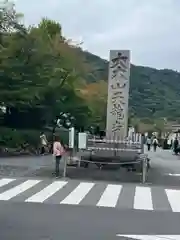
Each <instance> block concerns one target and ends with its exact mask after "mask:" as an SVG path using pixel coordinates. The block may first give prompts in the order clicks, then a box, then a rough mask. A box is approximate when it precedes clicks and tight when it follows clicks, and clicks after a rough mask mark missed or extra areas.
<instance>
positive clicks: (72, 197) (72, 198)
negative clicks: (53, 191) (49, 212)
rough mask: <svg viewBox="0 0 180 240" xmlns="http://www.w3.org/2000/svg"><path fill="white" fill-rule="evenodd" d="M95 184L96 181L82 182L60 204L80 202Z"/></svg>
mask: <svg viewBox="0 0 180 240" xmlns="http://www.w3.org/2000/svg"><path fill="white" fill-rule="evenodd" d="M94 185H95V184H94V183H85V182H82V183H80V184H79V185H78V186H77V187H76V188H75V189H74V190H73V191H72V192H71V193H70V194H69V195H68V196H67V197H66V198H65V199H64V200H63V201H61V202H60V204H73V205H77V204H79V203H80V202H81V201H82V200H83V198H84V197H85V196H86V195H87V194H88V192H89V191H90V190H91V189H92V188H93V186H94Z"/></svg>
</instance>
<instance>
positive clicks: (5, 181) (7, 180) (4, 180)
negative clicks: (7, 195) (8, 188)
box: [0, 178, 16, 187]
mask: <svg viewBox="0 0 180 240" xmlns="http://www.w3.org/2000/svg"><path fill="white" fill-rule="evenodd" d="M15 180H16V179H10V178H2V179H1V180H0V187H3V186H5V185H7V184H8V183H11V182H13V181H15Z"/></svg>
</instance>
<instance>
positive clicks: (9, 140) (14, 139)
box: [0, 127, 69, 148]
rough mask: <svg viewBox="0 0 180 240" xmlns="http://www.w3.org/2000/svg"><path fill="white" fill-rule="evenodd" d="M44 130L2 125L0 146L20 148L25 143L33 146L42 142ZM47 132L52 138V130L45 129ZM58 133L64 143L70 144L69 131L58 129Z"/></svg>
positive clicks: (49, 137)
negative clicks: (41, 137) (20, 128)
mask: <svg viewBox="0 0 180 240" xmlns="http://www.w3.org/2000/svg"><path fill="white" fill-rule="evenodd" d="M41 131H42V130H39V131H38V130H29V129H26V130H19V129H12V128H2V127H0V146H1V147H2V146H3V147H9V148H18V147H20V146H21V145H22V144H24V143H28V144H29V145H31V146H33V147H37V146H39V144H40V138H39V136H40V132H41ZM43 132H44V133H45V134H46V136H47V139H48V141H51V140H52V130H50V129H49V130H43ZM56 134H58V135H59V136H60V139H61V140H62V141H63V143H65V144H68V138H69V136H68V131H61V130H59V129H58V130H56Z"/></svg>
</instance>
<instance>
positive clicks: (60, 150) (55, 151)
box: [53, 136, 65, 178]
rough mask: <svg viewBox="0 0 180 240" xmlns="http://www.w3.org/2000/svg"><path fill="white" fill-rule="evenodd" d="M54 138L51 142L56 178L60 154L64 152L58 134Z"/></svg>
mask: <svg viewBox="0 0 180 240" xmlns="http://www.w3.org/2000/svg"><path fill="white" fill-rule="evenodd" d="M54 140H55V141H54V143H53V156H54V157H55V161H56V164H55V174H56V178H58V177H59V164H60V161H61V159H62V156H63V155H64V153H65V149H64V147H63V145H62V144H61V142H60V138H59V136H55V139H54Z"/></svg>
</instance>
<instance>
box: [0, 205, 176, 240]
mask: <svg viewBox="0 0 180 240" xmlns="http://www.w3.org/2000/svg"><path fill="white" fill-rule="evenodd" d="M0 213H1V214H0V238H1V239H2V240H25V239H26V240H32V239H33V240H59V239H63V240H66V239H67V240H69V239H73V240H84V239H86V240H93V239H97V240H101V239H102V240H106V239H107V240H109V239H111V240H113V239H117V236H116V235H117V234H179V233H180V229H179V222H180V214H174V213H172V214H170V213H167V212H161V213H151V212H146V211H129V210H124V211H123V210H121V211H116V210H113V209H107V208H99V209H96V208H93V207H80V206H65V205H64V206H60V205H43V204H36V203H29V204H27V203H26V204H23V203H4V202H0ZM118 239H121V238H118Z"/></svg>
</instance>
